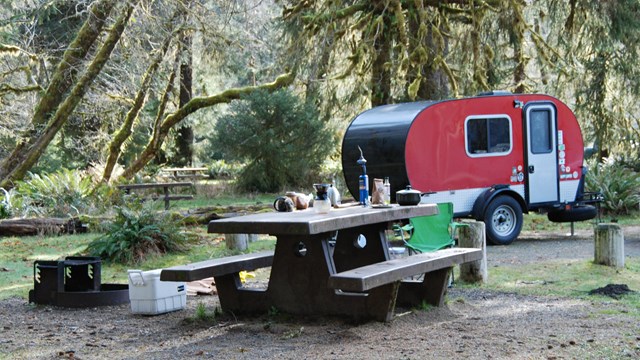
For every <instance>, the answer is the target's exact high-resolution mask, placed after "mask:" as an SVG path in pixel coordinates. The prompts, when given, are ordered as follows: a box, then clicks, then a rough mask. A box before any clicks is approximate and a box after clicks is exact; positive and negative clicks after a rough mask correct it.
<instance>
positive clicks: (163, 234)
mask: <svg viewBox="0 0 640 360" xmlns="http://www.w3.org/2000/svg"><path fill="white" fill-rule="evenodd" d="M180 225H181V224H180V223H179V222H178V221H177V220H174V219H172V218H171V216H170V215H169V214H168V213H158V212H155V211H153V210H152V209H151V208H149V207H148V206H143V207H142V208H140V209H131V208H127V207H117V208H116V217H115V220H114V221H113V223H111V225H110V226H109V229H108V231H107V233H106V234H104V235H102V236H100V237H99V238H97V239H95V240H94V241H93V242H91V243H90V244H89V246H88V248H87V250H88V252H89V254H90V255H91V256H99V257H101V258H102V259H105V260H110V261H114V262H119V263H124V264H137V263H139V262H141V261H143V260H145V259H146V258H147V257H148V256H155V255H160V254H164V253H170V252H181V251H184V250H186V249H187V246H188V244H189V243H190V242H191V240H192V239H193V236H192V235H190V234H188V233H186V232H183V231H181V229H180Z"/></svg>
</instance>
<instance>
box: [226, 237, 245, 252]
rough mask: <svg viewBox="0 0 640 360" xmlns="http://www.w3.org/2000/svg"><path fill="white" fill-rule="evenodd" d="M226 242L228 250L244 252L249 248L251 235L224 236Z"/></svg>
mask: <svg viewBox="0 0 640 360" xmlns="http://www.w3.org/2000/svg"><path fill="white" fill-rule="evenodd" d="M224 242H225V243H226V244H227V249H230V250H240V251H244V250H247V248H248V247H249V235H247V234H224Z"/></svg>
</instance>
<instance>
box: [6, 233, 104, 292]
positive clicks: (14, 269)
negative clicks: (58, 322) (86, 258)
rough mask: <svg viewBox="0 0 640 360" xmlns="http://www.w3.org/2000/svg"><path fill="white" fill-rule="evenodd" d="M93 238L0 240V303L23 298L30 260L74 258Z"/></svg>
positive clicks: (29, 276)
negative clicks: (5, 300) (4, 300)
mask: <svg viewBox="0 0 640 360" xmlns="http://www.w3.org/2000/svg"><path fill="white" fill-rule="evenodd" d="M97 236H98V235H97V234H79V235H61V236H24V237H0V264H2V265H1V266H0V299H5V298H7V297H10V296H21V297H24V298H26V297H27V294H28V292H29V290H30V289H33V262H34V260H58V259H62V258H64V257H65V256H72V255H78V254H80V253H81V252H82V251H84V249H86V246H87V244H88V243H89V242H91V241H92V240H93V239H95V238H96V237H97Z"/></svg>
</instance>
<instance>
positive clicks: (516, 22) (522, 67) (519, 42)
mask: <svg viewBox="0 0 640 360" xmlns="http://www.w3.org/2000/svg"><path fill="white" fill-rule="evenodd" d="M511 7H512V11H513V15H512V16H513V27H512V29H511V31H512V33H511V39H512V40H511V43H512V45H513V52H514V58H515V59H514V60H515V61H516V68H515V69H514V72H513V82H514V83H515V92H516V93H518V94H522V93H524V92H525V91H526V84H525V81H526V80H527V62H528V59H527V56H526V54H525V44H524V40H525V32H526V30H527V29H526V27H527V24H526V21H525V19H524V14H523V11H524V9H523V4H522V3H521V2H520V1H519V0H511Z"/></svg>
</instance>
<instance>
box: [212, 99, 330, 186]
mask: <svg viewBox="0 0 640 360" xmlns="http://www.w3.org/2000/svg"><path fill="white" fill-rule="evenodd" d="M229 109H230V113H229V115H226V116H223V117H222V118H220V119H219V120H218V122H217V123H216V136H215V137H214V139H213V140H214V141H215V144H216V145H217V146H218V148H219V149H223V151H224V152H225V154H224V155H225V158H226V159H232V160H236V161H240V162H245V163H246V167H245V168H244V169H243V170H242V171H241V173H240V175H239V177H238V179H237V185H238V186H239V189H241V190H247V191H262V192H275V191H280V190H281V189H282V188H284V187H285V186H300V185H304V186H309V184H310V183H311V181H310V179H311V178H312V177H313V176H315V175H316V173H317V170H318V169H319V168H320V167H321V165H322V164H323V163H324V162H325V160H326V159H327V158H328V156H329V155H330V154H332V152H333V151H334V150H335V148H336V144H337V137H336V135H335V131H333V130H332V129H330V128H328V127H327V125H326V123H325V122H324V121H322V120H321V119H320V117H319V115H318V111H317V109H316V108H315V106H314V105H312V104H310V103H305V102H303V101H302V100H301V99H299V98H298V97H297V96H295V95H293V94H292V93H291V92H289V91H287V90H279V91H276V92H273V93H269V92H266V91H256V92H253V93H252V94H250V95H248V96H246V97H243V99H242V100H240V101H234V102H233V103H231V105H230V106H229Z"/></svg>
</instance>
